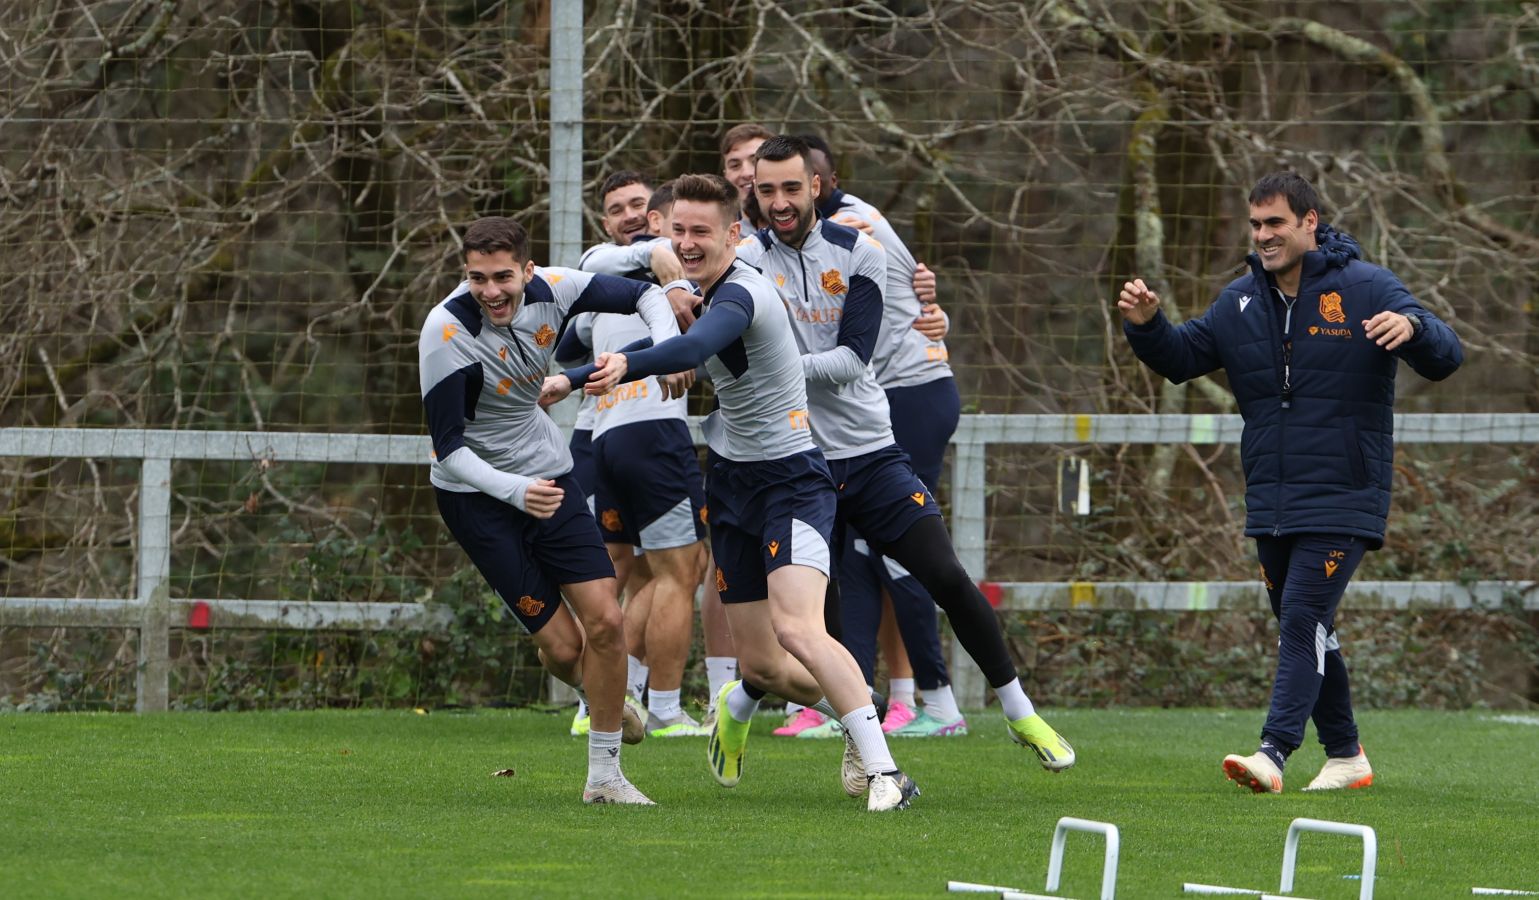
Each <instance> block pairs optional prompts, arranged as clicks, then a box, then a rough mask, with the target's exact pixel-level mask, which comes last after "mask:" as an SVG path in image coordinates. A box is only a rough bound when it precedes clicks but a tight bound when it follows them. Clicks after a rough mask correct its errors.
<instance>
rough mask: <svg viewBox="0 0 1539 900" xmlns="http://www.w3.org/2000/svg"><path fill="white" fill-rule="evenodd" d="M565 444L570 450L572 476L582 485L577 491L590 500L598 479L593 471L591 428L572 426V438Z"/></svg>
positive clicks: (591, 507)
mask: <svg viewBox="0 0 1539 900" xmlns="http://www.w3.org/2000/svg"><path fill="white" fill-rule="evenodd" d="M567 446H569V447H570V448H571V450H572V477H573V478H576V479H577V483H578V484H580V485H582V490H581V491H578V493H580V494H582V496H583V500H584V501H590V500H591V499H592V498H593V486H594V483H595V482H597V481H598V478H597V477H596V474H595V473H594V471H593V431H592V429H588V428H583V429H575V428H574V429H573V430H572V440H571V442H570V443H569V444H568V445H567ZM588 511H589V512H592V511H593V504H592V503H591V502H590V503H588Z"/></svg>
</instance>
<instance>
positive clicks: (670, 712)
mask: <svg viewBox="0 0 1539 900" xmlns="http://www.w3.org/2000/svg"><path fill="white" fill-rule="evenodd" d="M639 177H640V176H639V175H636V174H635V173H621V174H620V175H617V176H611V177H610V178H609V179H608V180H607V181H606V182H605V186H606V187H607V186H610V185H615V184H618V185H619V186H618V187H614V188H612V190H611V191H610V193H608V194H606V195H605V196H604V208H605V211H606V212H605V218H606V221H607V220H608V219H609V216H610V214H609V210H611V209H622V210H624V209H626V207H627V204H625V203H623V202H622V200H623V197H624V196H625V195H626V194H628V193H631V188H632V187H633V186H639V185H642V184H644V182H638V181H635V180H634V179H635V178H639ZM643 206H644V207H645V211H644V218H643V222H644V223H645V227H644V229H643V230H642V231H639V232H633V233H632V241H633V242H632V243H631V244H630V245H629V246H620V245H619V244H618V243H614V244H609V245H600V246H598V247H595V248H593V249H591V250H589V251H588V252H587V253H585V254H584V255H583V262H582V267H583V268H584V269H585V270H589V271H604V270H605V269H606V268H607V269H608V270H609V271H610V273H611V274H620V273H622V272H626V273H629V274H631V275H632V276H633V277H635V276H639V277H643V278H647V279H651V278H652V277H653V271H654V270H657V269H662V268H664V267H665V266H666V267H667V268H668V269H669V270H671V271H672V272H673V274H674V276H675V277H676V276H677V275H679V274H682V270H681V269H680V268H679V264H678V260H677V258H676V257H674V255H673V251H672V249H671V248H670V242H669V241H668V240H667V239H666V238H662V237H657V236H656V234H655V232H657V231H660V230H661V229H662V228H664V227H665V226H666V224H667V221H668V215H669V213H671V212H672V208H673V190H672V186H671V185H664V186H663V187H662V188H659V189H658V190H656V191H652V192H650V194H649V196H648V198H647V201H646V202H645V203H644V204H643ZM611 236H612V237H623V236H625V235H624V234H615V233H614V232H611ZM628 251H639V252H631V253H630V255H629V256H627V252H628ZM669 280H673V279H672V278H670V279H669ZM568 335H569V336H571V337H572V338H573V340H574V341H576V342H578V343H580V344H582V345H584V346H585V348H591V350H592V352H598V353H603V352H610V351H615V350H619V349H621V348H622V347H624V346H626V345H627V344H630V343H631V342H633V341H635V340H637V339H638V338H646V337H647V336H648V335H647V328H646V325H645V323H643V322H642V321H641V320H640V319H639V318H637V317H636V316H618V315H614V314H610V313H598V314H585V315H582V316H579V317H577V318H576V319H575V320H574V321H573V326H572V328H570V329H569V330H568ZM562 343H563V344H566V343H567V336H563V338H562ZM558 355H559V354H558ZM566 355H567V356H570V354H569V353H568V354H566ZM584 355H586V354H584ZM595 400H596V403H595V415H594V425H593V453H594V468H595V470H596V473H597V475H596V486H595V488H594V492H595V497H594V499H595V507H594V508H595V511H596V513H595V514H596V516H597V518H598V522H599V528H600V531H601V532H602V533H603V536H604V544H605V546H606V547H607V548H608V549H609V558H610V560H611V561H612V562H613V563H614V566H615V572H616V573H617V574H618V575H619V579H620V582H621V583H622V584H624V583H626V582H627V579H628V578H629V576H630V573H631V571H632V569H633V568H635V565H636V556H635V549H636V548H637V547H640V548H641V550H642V551H643V552H644V554H645V560H646V565H647V567H648V569H649V570H650V573H651V576H650V580H649V581H647V583H646V587H644V588H642V589H641V590H640V591H638V592H637V593H634V594H632V595H631V598H630V600H629V601H628V602H627V603H626V606H625V613H626V620H625V628H626V633H627V636H628V637H629V638H630V643H631V646H632V650H631V654H630V658H629V659H628V660H627V668H628V670H629V671H630V673H631V674H630V687H631V691H632V693H633V695H634V694H639V693H640V692H641V689H642V688H646V689H647V690H646V696H647V710H648V715H647V733H648V734H649V735H650V736H651V737H666V738H672V737H703V736H704V735H705V734H706V731H705V729H703V728H702V727H701V726H700V723H699V722H696V721H694V720H693V719H692V718H690V717H689V715H688V714H687V713H686V712H685V711H684V709H683V706H682V705H681V703H680V689H681V685H682V683H683V679H684V666H685V663H687V662H688V660H689V648H690V636H691V632H692V625H693V620H694V596H695V589H696V588H697V587H699V586H700V579H701V575H702V570H703V568H704V565H705V542H704V537H705V524H704V521H703V518H702V514H703V512H704V507H705V492H704V490H703V489H702V487H701V480H700V467H699V465H698V463H697V462H696V459H695V447H694V441H693V440H692V439H691V438H690V434H689V425H688V424H687V422H686V421H685V415H686V410H685V400H684V398H683V397H674V398H668V397H664V396H663V395H662V392H661V391H660V390H659V389H658V385H656V384H653V383H651V382H650V381H646V380H643V381H635V382H630V383H628V384H624V385H620V386H618V387H616V388H615V389H614V390H612V391H610V392H609V393H608V394H605V395H603V396H601V397H597V398H595ZM638 650H639V651H640V652H638ZM643 660H644V661H643Z"/></svg>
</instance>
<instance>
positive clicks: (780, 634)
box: [775, 619, 828, 659]
mask: <svg viewBox="0 0 1539 900" xmlns="http://www.w3.org/2000/svg"><path fill="white" fill-rule="evenodd" d="M827 637H828V632H827V631H825V630H824V629H823V623H821V622H817V623H813V622H804V621H802V620H800V619H776V620H775V640H777V641H779V642H780V646H782V647H784V648H785V649H786V652H787V653H790V654H791V655H792V656H794V657H796V658H797V659H806V658H807V655H808V654H809V653H811V652H812V650H813V648H814V647H816V646H817V642H818V641H819V640H820V639H826V638H827Z"/></svg>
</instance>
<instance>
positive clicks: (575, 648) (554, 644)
mask: <svg viewBox="0 0 1539 900" xmlns="http://www.w3.org/2000/svg"><path fill="white" fill-rule="evenodd" d="M543 638H544V639H542V640H541V641H540V647H539V653H540V662H541V663H542V664H543V665H544V666H545V668H547V669H549V670H551V671H553V672H562V671H567V670H570V669H572V668H573V667H575V666H576V665H577V664H578V662H579V661H580V660H581V659H582V651H583V642H582V637H581V635H578V634H576V633H573V634H571V635H563V636H560V637H557V636H555V635H545V636H543Z"/></svg>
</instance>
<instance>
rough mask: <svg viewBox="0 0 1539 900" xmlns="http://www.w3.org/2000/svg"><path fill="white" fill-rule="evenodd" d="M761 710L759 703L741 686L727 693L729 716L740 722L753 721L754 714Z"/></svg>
mask: <svg viewBox="0 0 1539 900" xmlns="http://www.w3.org/2000/svg"><path fill="white" fill-rule="evenodd" d="M758 709H759V701H757V700H755V699H754V698H752V697H750V696H748V692H747V691H745V690H743V686H742V685H741V684H739V685H737V686H736V687H734V688H733V689H732V690H730V691H728V692H727V715H729V716H731V717H732V718H734V719H736V720H737V721H739V722H747V721H750V720H751V719H753V714H754V713H755V712H756V711H757V710H758Z"/></svg>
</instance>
